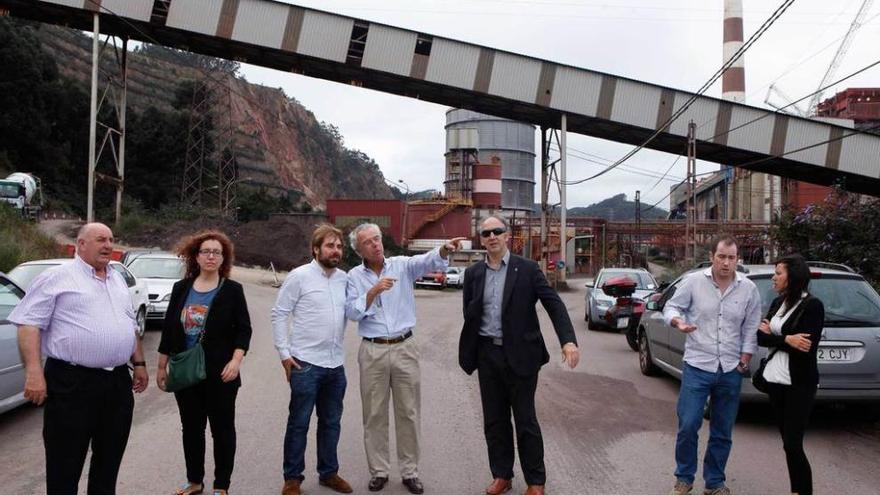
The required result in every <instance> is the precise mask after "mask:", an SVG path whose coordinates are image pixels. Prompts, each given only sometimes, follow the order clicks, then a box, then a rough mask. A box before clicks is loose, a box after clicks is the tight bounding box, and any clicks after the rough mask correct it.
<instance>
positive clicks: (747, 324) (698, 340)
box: [663, 268, 761, 373]
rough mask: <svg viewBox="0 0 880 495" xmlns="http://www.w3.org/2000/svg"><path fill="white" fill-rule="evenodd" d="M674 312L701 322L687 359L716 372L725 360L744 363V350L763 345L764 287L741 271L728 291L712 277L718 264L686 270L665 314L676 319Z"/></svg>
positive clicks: (727, 366) (729, 364) (729, 367)
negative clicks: (760, 327)
mask: <svg viewBox="0 0 880 495" xmlns="http://www.w3.org/2000/svg"><path fill="white" fill-rule="evenodd" d="M673 318H682V319H684V321H685V322H687V323H689V324H692V325H696V326H697V329H696V330H694V331H693V332H691V333H689V334H687V337H686V339H685V344H684V361H685V362H686V363H687V364H689V365H691V366H693V367H695V368H699V369H701V370H703V371H708V372H710V373H714V372H716V371H717V370H718V367H719V366H720V367H721V369H722V370H724V372H725V373H729V372H731V371H733V370H734V369H735V368H736V367H737V365H738V364H739V361H740V355H741V354H754V353H755V351H757V350H758V334H757V331H758V325H759V324H760V323H761V293H760V292H759V291H758V287H757V286H756V285H755V283H754V282H752V281H751V280H749V279H748V278H747V277H745V276H744V275H743V274H741V273H739V272H736V279H735V280H734V281H733V282H732V283H731V284H730V286H729V287H727V290H725V291H724V292H723V293H722V292H721V289H720V288H719V287H718V284H716V283H715V279H713V278H712V268H707V269H705V270H702V271H698V272H694V273H691V274H689V275H687V276H685V278H684V280H682V282H681V284H680V285H679V287H678V288H677V289H676V291H675V294H673V296H672V297H671V298H669V300H668V301H666V304H665V305H664V306H663V319H664V320H665V321H666V324H667V325H671V324H672V319H673ZM672 331H674V332H678V331H679V330H678V329H673V330H672Z"/></svg>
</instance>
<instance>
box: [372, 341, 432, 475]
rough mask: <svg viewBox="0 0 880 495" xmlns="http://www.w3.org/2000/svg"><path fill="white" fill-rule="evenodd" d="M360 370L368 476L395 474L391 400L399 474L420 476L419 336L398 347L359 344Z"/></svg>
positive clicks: (396, 345) (399, 344)
mask: <svg viewBox="0 0 880 495" xmlns="http://www.w3.org/2000/svg"><path fill="white" fill-rule="evenodd" d="M358 366H359V368H360V374H361V403H362V405H363V416H364V450H365V451H366V453H367V466H368V467H369V469H370V475H371V476H381V477H388V474H389V472H390V471H391V460H390V458H389V453H388V451H389V446H388V444H389V437H388V402H389V398H390V397H392V396H393V399H394V427H395V434H396V437H397V464H398V466H399V468H400V475H401V476H402V477H403V478H414V477H417V476H418V475H419V472H418V465H419V428H420V420H419V413H420V409H421V385H420V372H419V348H418V345H417V344H416V342H415V338H413V337H410V338H408V339H406V340H404V341H403V342H400V343H397V344H376V343H373V342H369V341H366V340H361V347H360V349H359V350H358Z"/></svg>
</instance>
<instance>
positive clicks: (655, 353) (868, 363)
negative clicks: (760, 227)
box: [638, 263, 880, 402]
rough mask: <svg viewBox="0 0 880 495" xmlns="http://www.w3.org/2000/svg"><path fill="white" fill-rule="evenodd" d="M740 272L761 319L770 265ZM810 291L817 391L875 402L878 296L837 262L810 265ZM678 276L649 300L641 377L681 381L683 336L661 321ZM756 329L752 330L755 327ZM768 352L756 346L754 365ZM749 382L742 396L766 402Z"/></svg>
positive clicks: (879, 358) (879, 374) (879, 387)
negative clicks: (818, 304) (754, 293)
mask: <svg viewBox="0 0 880 495" xmlns="http://www.w3.org/2000/svg"><path fill="white" fill-rule="evenodd" d="M744 268H745V270H746V271H747V273H746V274H745V275H746V276H747V277H748V278H749V279H751V280H752V281H753V282H755V284H756V285H757V286H758V289H759V290H760V291H761V299H762V305H763V307H762V317H763V315H766V314H767V310H768V308H769V306H770V303H771V302H772V301H773V299H774V298H775V297H776V295H777V294H776V293H775V292H774V291H773V283H772V281H771V277H772V276H773V270H774V266H773V265H746V266H745V267H744ZM810 273H811V274H812V280H810V289H809V290H810V293H811V294H813V295H814V296H816V297H817V298H819V299H820V300H821V301H822V303H823V304H824V305H825V328H824V330H823V332H822V340H821V342H820V343H819V350H818V358H819V391H818V393H817V394H816V399H817V400H823V401H835V400H839V401H847V402H849V401H880V296H878V294H877V292H876V291H875V290H874V289H873V288H872V287H871V286H870V284H868V283H867V282H866V281H865V279H864V278H862V276H860V275H858V274H856V273H854V272H853V271H852V270H850V269H849V268H847V267H844V266H842V265H836V266H832V265H830V264H827V263H811V267H810ZM681 280H682V279H681V278H679V279H678V280H676V281H675V282H673V283H672V284H670V286H669V287H667V288H666V290H665V291H664V292H663V294H662V295H661V296H660V298H659V299H657V300H656V301H650V302H649V303H648V305H647V307H646V310H645V314H644V315H643V316H642V320H641V323H640V324H639V330H638V340H639V367H640V368H641V371H642V373H643V374H645V375H657V374H659V373H660V372H661V371H662V372H665V373H668V374H670V375H672V376H673V377H675V378H678V379H681V370H682V366H683V364H682V358H683V356H684V342H685V334H683V333H682V332H680V331H678V330H676V329H674V328H672V327H670V326H669V325H666V324H665V323H664V322H663V313H662V311H663V305H664V304H666V301H668V300H669V298H670V297H672V294H673V293H675V290H676V288H677V287H679V284H681ZM756 331H757V329H756ZM766 356H767V348H766V347H759V348H758V352H757V354H756V355H755V356H753V357H752V362H753V363H754V364H755V366H754V367H755V368H756V367H757V366H758V363H759V362H760V360H761V359H762V358H764V357H766ZM766 397H767V396H766V395H765V394H763V393H761V392H759V391H757V390H755V388H754V387H753V386H752V382H751V380H743V382H742V399H743V400H744V401H749V400H766Z"/></svg>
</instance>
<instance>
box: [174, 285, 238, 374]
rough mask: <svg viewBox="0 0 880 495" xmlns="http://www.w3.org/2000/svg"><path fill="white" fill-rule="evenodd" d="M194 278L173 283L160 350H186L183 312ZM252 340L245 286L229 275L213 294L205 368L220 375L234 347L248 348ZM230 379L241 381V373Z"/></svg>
mask: <svg viewBox="0 0 880 495" xmlns="http://www.w3.org/2000/svg"><path fill="white" fill-rule="evenodd" d="M193 282H194V279H192V278H185V279H183V280H180V281H178V282H177V283H176V284H174V288H173V289H172V290H171V301H169V303H168V312H167V313H165V324H164V325H163V327H162V339H161V340H160V341H159V352H160V353H162V354H165V355H174V354H177V353H179V352H182V351H184V350H185V348H184V347H185V346H186V339H185V334H184V333H183V324H182V323H181V322H180V313H181V311H183V305H184V304H185V303H186V296H187V294H189V290H190V289H191V288H192V285H193ZM250 341H251V317H250V314H248V308H247V301H246V300H245V298H244V289H243V288H242V286H241V284H240V283H238V282H236V281H234V280H228V279H227V280H226V281H225V282H223V287H221V288H220V290H219V291H218V292H217V295H216V296H214V301H213V302H212V303H211V309H210V311H209V313H208V320H207V321H206V322H205V335H204V337H203V338H202V347H203V348H204V349H205V372H206V373H207V374H208V376H209V377H212V376H215V377H219V376H220V373H221V372H222V371H223V367H224V366H226V363H228V362H229V360H230V359H232V354H233V353H234V352H235V350H236V349H243V350H245V351H247V350H248V346H249V345H250ZM231 383H236V384H239V385H240V384H241V377H240V376H239V378H236V379H235V380H234V381H233V382H231Z"/></svg>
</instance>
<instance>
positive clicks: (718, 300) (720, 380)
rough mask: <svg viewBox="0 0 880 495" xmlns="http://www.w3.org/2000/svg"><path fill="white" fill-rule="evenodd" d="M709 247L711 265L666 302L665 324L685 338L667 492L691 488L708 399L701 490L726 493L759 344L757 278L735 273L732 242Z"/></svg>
mask: <svg viewBox="0 0 880 495" xmlns="http://www.w3.org/2000/svg"><path fill="white" fill-rule="evenodd" d="M710 250H711V254H712V258H711V261H712V266H711V268H707V269H706V270H700V271H696V272H693V273H690V274H688V275H686V276H685V277H684V278H683V279H682V281H681V283H679V284H678V288H677V289H676V290H675V293H674V294H673V296H672V297H671V298H669V300H668V301H667V302H666V305H665V306H663V318H664V320H665V321H666V323H667V324H668V325H670V326H671V327H673V328H674V329H675V330H674V331H679V332H682V333H684V334H686V335H687V337H686V338H685V344H684V364H683V366H682V376H681V390H680V391H679V393H678V405H677V407H676V410H677V413H678V434H677V436H676V440H675V463H676V468H675V485H674V486H673V488H672V491H671V492H670V495H687V494H688V493H691V490H693V485H694V477H695V475H696V472H697V451H698V437H699V431H700V428H701V427H702V426H703V408H704V407H705V405H706V400H707V399H708V398H709V397H711V398H712V400H711V401H710V403H709V407H710V416H711V419H710V422H709V442H708V444H707V445H706V453H705V457H704V459H703V478H704V480H705V481H706V489H705V490H704V491H703V493H704V494H705V495H731V491H730V489H729V488H728V487H727V486H726V485H725V484H724V482H725V480H726V475H725V473H724V470H725V467H726V466H727V458H728V456H729V455H730V449H731V446H732V445H733V424H734V422H735V421H736V412H737V410H738V409H739V392H740V386H741V381H742V377H743V375H744V374H746V373H747V372H748V370H749V361H750V360H751V359H752V354H754V353H755V351H756V350H757V348H758V343H757V340H758V336H757V328H758V324H759V323H760V322H761V294H760V292H759V291H758V288H757V287H756V286H755V283H754V282H752V281H751V280H749V279H748V278H747V277H745V276H743V275H742V274H741V273H737V271H736V263H737V246H736V239H734V238H733V237H730V236H725V235H722V236H719V237H717V238H715V239H713V240H712V244H711V246H710Z"/></svg>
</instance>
